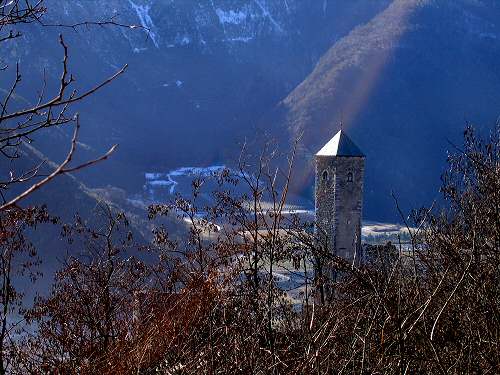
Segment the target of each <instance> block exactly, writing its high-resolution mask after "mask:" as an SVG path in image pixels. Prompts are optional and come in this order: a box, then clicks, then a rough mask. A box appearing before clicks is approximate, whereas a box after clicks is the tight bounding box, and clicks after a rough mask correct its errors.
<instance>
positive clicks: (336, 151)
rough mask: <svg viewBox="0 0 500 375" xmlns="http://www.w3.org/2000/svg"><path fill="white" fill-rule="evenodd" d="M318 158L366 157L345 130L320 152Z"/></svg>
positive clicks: (336, 135)
mask: <svg viewBox="0 0 500 375" xmlns="http://www.w3.org/2000/svg"><path fill="white" fill-rule="evenodd" d="M316 156H358V157H364V156H365V155H364V154H363V153H362V152H361V150H360V149H359V147H358V146H356V144H355V143H354V142H353V141H351V139H350V138H349V137H348V136H347V134H346V133H345V132H344V131H343V130H339V132H338V133H337V134H335V136H334V137H333V138H332V139H331V140H330V141H329V142H328V143H327V144H326V145H324V146H323V148H322V149H321V150H319V151H318V153H317V154H316Z"/></svg>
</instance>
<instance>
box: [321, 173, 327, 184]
mask: <svg viewBox="0 0 500 375" xmlns="http://www.w3.org/2000/svg"><path fill="white" fill-rule="evenodd" d="M321 179H322V180H323V182H326V181H328V171H326V170H325V171H323V173H322V174H321Z"/></svg>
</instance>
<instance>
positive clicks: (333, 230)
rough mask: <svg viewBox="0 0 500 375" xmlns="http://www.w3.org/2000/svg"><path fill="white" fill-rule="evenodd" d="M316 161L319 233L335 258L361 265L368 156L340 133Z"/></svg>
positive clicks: (319, 153)
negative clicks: (365, 175) (366, 157)
mask: <svg viewBox="0 0 500 375" xmlns="http://www.w3.org/2000/svg"><path fill="white" fill-rule="evenodd" d="M315 159H316V160H315V161H316V187H315V199H316V223H317V224H316V225H317V228H316V230H317V233H318V234H319V235H320V236H323V238H322V243H326V244H327V247H328V250H329V251H330V252H331V253H332V254H334V255H337V256H341V257H343V258H344V259H346V260H348V261H349V262H358V261H359V260H360V258H361V214H362V206H363V179H364V168H365V155H363V153H362V152H361V150H360V149H359V148H358V147H357V146H356V145H355V144H354V143H353V142H352V141H351V140H350V139H349V137H348V136H347V135H346V134H345V132H344V131H343V130H340V131H339V132H338V133H337V134H336V135H335V136H334V137H333V138H332V139H331V140H330V141H329V142H328V143H327V144H326V145H325V146H324V147H323V148H322V149H321V150H320V151H319V152H318V153H317V154H316V157H315Z"/></svg>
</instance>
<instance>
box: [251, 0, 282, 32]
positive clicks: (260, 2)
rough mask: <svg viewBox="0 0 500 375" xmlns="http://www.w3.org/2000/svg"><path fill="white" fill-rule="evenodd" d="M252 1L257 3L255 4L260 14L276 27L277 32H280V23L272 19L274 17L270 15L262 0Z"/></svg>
mask: <svg viewBox="0 0 500 375" xmlns="http://www.w3.org/2000/svg"><path fill="white" fill-rule="evenodd" d="M254 3H255V4H257V6H258V7H259V8H260V10H261V11H262V14H263V15H264V17H266V18H267V19H268V20H269V21H270V22H271V23H272V24H273V25H274V27H275V28H276V30H278V31H279V32H282V31H283V28H282V27H281V25H280V24H279V23H278V22H277V21H276V20H275V19H274V17H273V16H272V14H271V12H270V11H269V10H268V9H267V8H266V7H265V5H264V3H263V2H262V0H254Z"/></svg>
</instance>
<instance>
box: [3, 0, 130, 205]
mask: <svg viewBox="0 0 500 375" xmlns="http://www.w3.org/2000/svg"><path fill="white" fill-rule="evenodd" d="M46 11H47V9H46V7H45V1H44V0H33V1H31V0H23V1H21V0H10V1H8V0H1V1H0V45H1V44H5V43H10V42H12V41H13V40H14V39H18V38H19V37H20V36H21V35H22V32H21V26H24V25H26V24H37V25H41V26H46V27H49V26H50V27H54V26H57V27H61V28H64V27H70V28H73V29H74V28H78V27H82V26H87V27H88V26H92V25H95V26H106V25H113V26H118V27H131V28H135V27H137V26H134V25H131V26H129V25H123V24H120V23H119V22H117V21H116V20H115V19H114V18H111V19H109V20H102V21H98V22H91V21H84V22H80V23H76V24H72V25H64V24H59V25H49V24H45V23H44V19H43V18H44V15H45V13H46ZM24 30H28V31H29V29H27V28H26V27H24ZM59 44H60V46H61V56H62V62H61V73H60V79H59V84H58V89H57V90H56V91H55V92H48V90H47V87H48V86H51V85H49V83H48V82H47V80H46V77H45V76H44V77H42V79H41V82H40V90H39V94H38V95H37V99H36V102H34V103H32V104H29V105H27V106H22V105H20V104H19V103H17V102H16V93H17V91H18V89H19V88H20V86H21V85H22V77H23V76H22V67H21V65H20V63H19V62H17V63H16V64H15V66H9V65H8V64H7V63H6V62H2V64H3V65H2V66H1V71H2V73H3V74H7V73H8V72H11V71H13V72H14V79H13V81H12V83H11V85H10V87H9V88H8V89H7V90H6V92H5V94H4V95H3V97H2V98H1V100H0V154H1V156H2V157H3V158H5V159H10V160H12V159H19V158H22V157H23V153H22V152H20V149H21V148H22V146H23V144H30V143H32V142H33V141H34V139H35V137H36V136H37V135H38V134H39V133H43V132H44V131H45V130H47V129H49V128H54V127H69V126H73V127H74V131H73V137H72V140H71V142H70V144H69V146H68V152H67V155H66V158H65V159H64V161H62V162H61V163H59V164H58V165H57V166H56V167H55V168H54V170H53V171H52V172H50V173H49V174H48V175H46V176H41V175H40V174H41V170H42V167H43V166H44V165H46V162H45V161H41V162H40V163H39V164H37V165H32V166H31V167H29V168H27V169H25V170H22V171H21V170H10V172H9V174H8V176H4V177H3V178H2V180H1V181H0V195H1V197H2V199H3V203H2V204H1V205H0V211H4V210H6V209H10V208H12V207H15V206H16V205H17V204H18V203H19V202H20V201H21V200H23V199H25V198H26V197H27V196H29V195H30V194H31V193H33V192H34V191H36V190H38V189H39V188H41V187H42V186H44V185H45V184H47V183H48V182H50V181H51V180H53V179H54V178H55V177H57V176H59V175H62V174H65V173H69V172H75V171H77V170H80V169H82V168H85V167H88V166H91V165H93V164H96V163H98V162H100V161H102V160H105V159H107V158H108V157H109V156H110V155H111V154H112V153H113V151H114V150H115V148H116V145H114V146H113V147H111V148H110V149H109V151H108V152H106V153H105V154H103V155H101V156H99V157H97V158H96V159H94V160H89V161H87V162H84V163H82V164H79V165H72V164H71V162H72V161H73V158H74V155H75V152H76V146H77V141H78V134H79V128H80V120H79V116H78V114H77V113H75V112H74V111H72V105H73V104H75V103H77V102H80V101H82V100H84V99H86V98H87V97H89V96H90V95H92V94H94V93H95V92H96V91H98V90H99V89H101V88H102V87H104V86H106V85H108V84H109V83H111V82H112V81H113V80H115V79H116V78H117V77H118V76H120V75H121V74H123V73H124V72H125V70H126V69H127V65H125V66H123V68H121V69H119V70H118V71H117V72H116V73H115V74H113V75H112V76H110V77H108V78H106V79H104V80H102V81H101V82H98V83H97V84H96V85H95V86H93V87H90V88H87V89H83V90H82V91H80V90H79V89H77V88H76V87H74V84H75V78H74V76H73V74H72V73H71V72H70V71H69V68H68V60H69V49H68V46H67V44H66V43H65V41H64V38H63V35H62V34H60V35H59ZM14 186H23V188H22V190H21V193H17V194H15V195H14V196H9V190H12V188H13V187H14Z"/></svg>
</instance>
